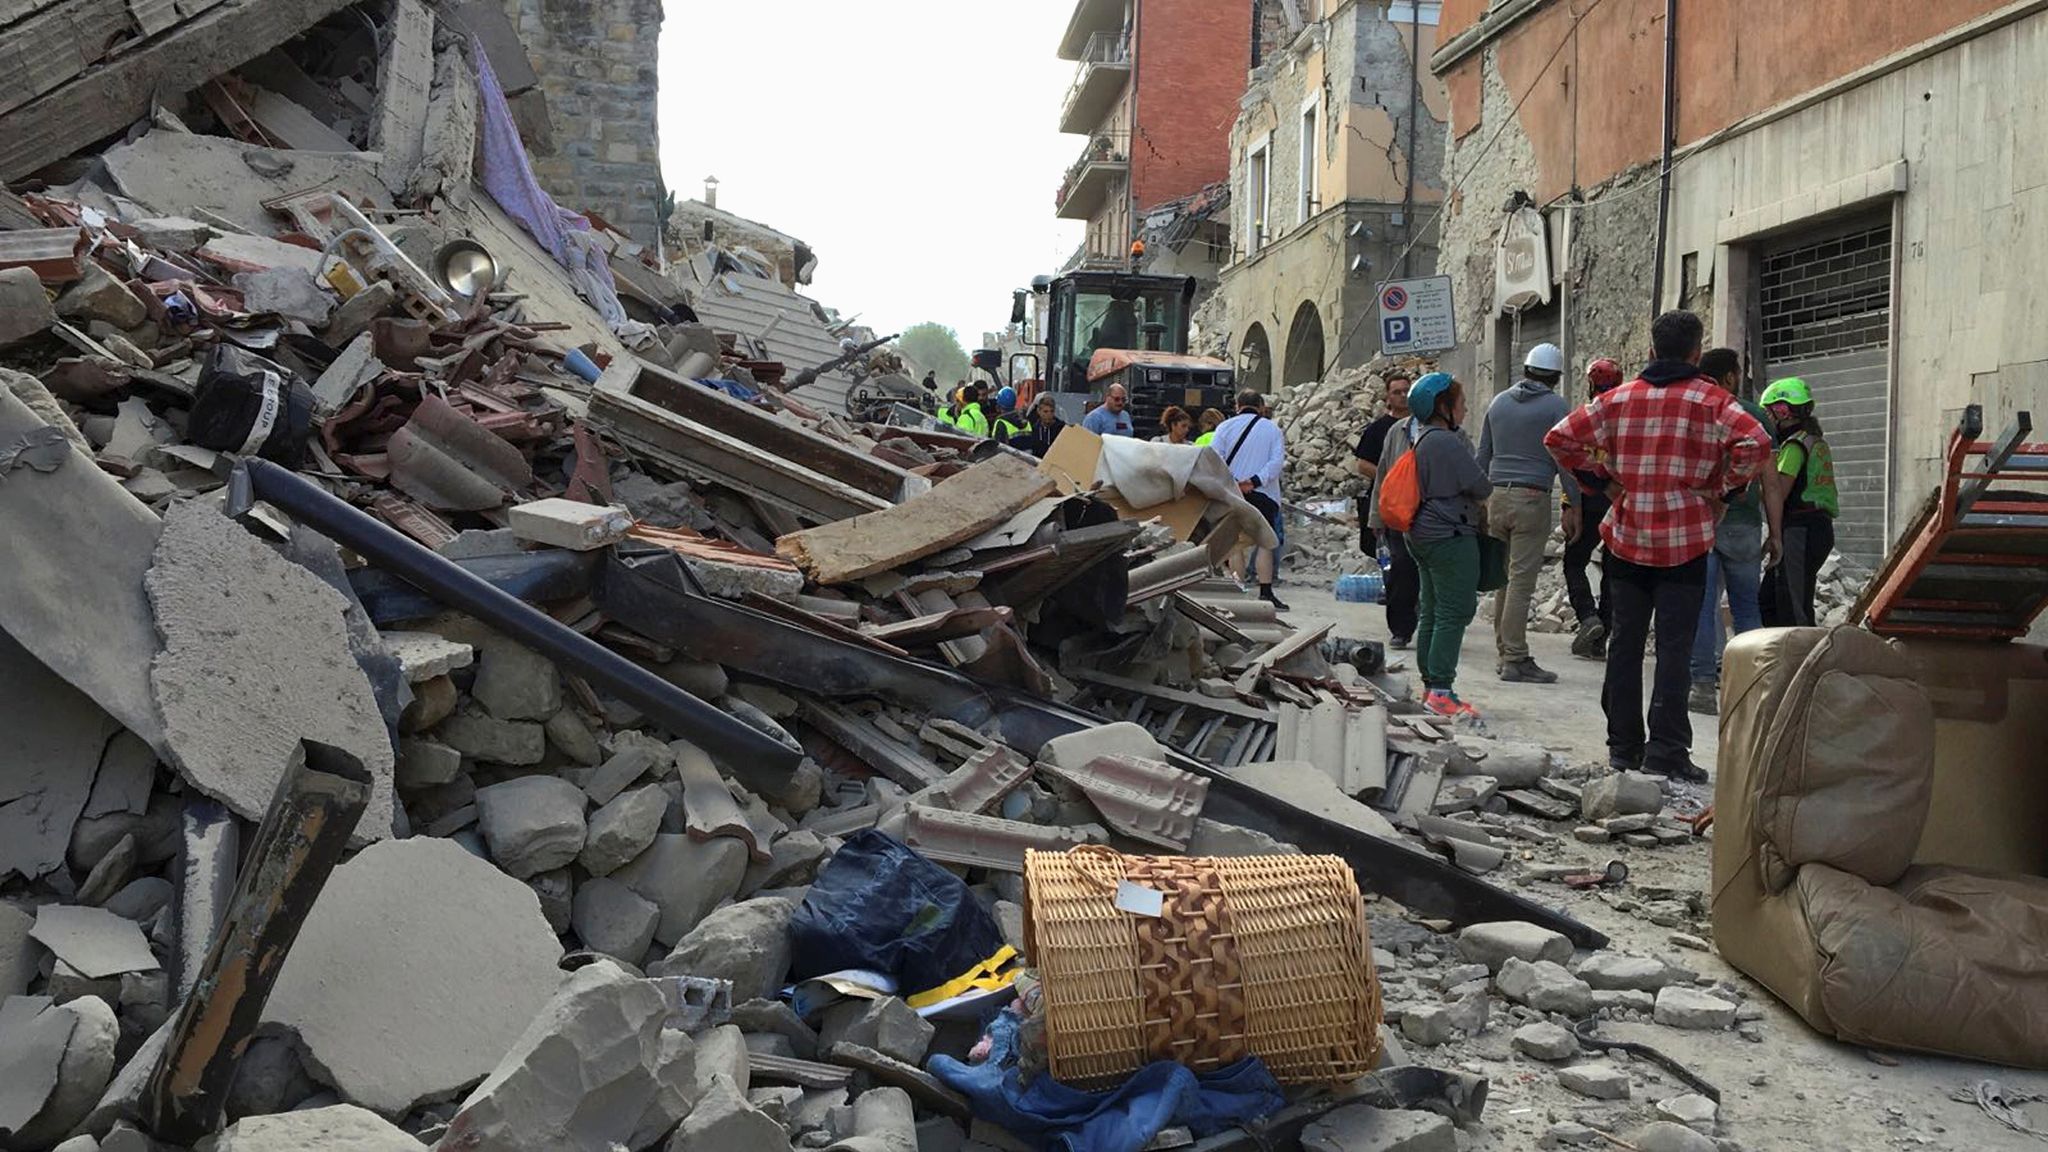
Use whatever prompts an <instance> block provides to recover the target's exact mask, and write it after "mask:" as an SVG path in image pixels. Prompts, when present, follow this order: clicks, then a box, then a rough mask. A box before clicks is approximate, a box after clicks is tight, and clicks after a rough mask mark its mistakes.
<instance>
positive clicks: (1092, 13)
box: [1060, 0, 1130, 60]
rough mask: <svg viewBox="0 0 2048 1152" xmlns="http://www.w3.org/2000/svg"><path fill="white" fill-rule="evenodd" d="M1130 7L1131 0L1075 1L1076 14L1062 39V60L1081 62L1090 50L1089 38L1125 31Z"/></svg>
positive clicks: (1068, 20)
mask: <svg viewBox="0 0 2048 1152" xmlns="http://www.w3.org/2000/svg"><path fill="white" fill-rule="evenodd" d="M1129 7H1130V4H1129V0H1074V14H1073V15H1072V16H1070V17H1068V18H1067V31H1066V34H1065V35H1064V36H1061V37H1060V59H1062V60H1079V59H1080V58H1081V54H1082V53H1084V52H1086V51H1087V50H1088V38H1089V37H1090V36H1093V35H1094V34H1095V33H1097V32H1121V31H1123V27H1124V13H1125V11H1126V10H1127V9H1128V8H1129Z"/></svg>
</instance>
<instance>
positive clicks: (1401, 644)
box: [1387, 636, 1414, 650]
mask: <svg viewBox="0 0 2048 1152" xmlns="http://www.w3.org/2000/svg"><path fill="white" fill-rule="evenodd" d="M1412 643H1414V640H1413V638H1411V637H1408V636H1396V637H1394V638H1393V639H1392V640H1389V641H1388V642H1387V647H1389V648H1393V649H1396V650H1400V649H1405V648H1407V647H1408V646H1409V645H1410V644H1412Z"/></svg>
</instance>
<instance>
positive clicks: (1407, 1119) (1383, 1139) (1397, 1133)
mask: <svg viewBox="0 0 2048 1152" xmlns="http://www.w3.org/2000/svg"><path fill="white" fill-rule="evenodd" d="M1457 1132H1458V1130H1457V1128H1456V1127H1454V1126H1453V1125H1452V1124H1451V1122H1450V1121H1449V1120H1448V1119H1446V1118H1444V1117H1442V1116H1438V1115H1436V1114H1435V1113H1431V1112H1412V1111H1408V1110H1405V1109H1393V1108H1374V1107H1371V1106H1370V1105H1365V1104H1353V1105H1351V1106H1349V1107H1346V1108H1339V1109H1337V1110H1336V1111H1335V1112H1332V1113H1330V1114H1329V1115H1328V1116H1325V1117H1323V1118H1322V1119H1320V1120H1317V1121H1316V1122H1315V1123H1313V1124H1310V1125H1309V1126H1308V1127H1307V1128H1306V1129H1304V1130H1303V1131H1302V1134H1301V1147H1302V1149H1303V1152H1458V1137H1457Z"/></svg>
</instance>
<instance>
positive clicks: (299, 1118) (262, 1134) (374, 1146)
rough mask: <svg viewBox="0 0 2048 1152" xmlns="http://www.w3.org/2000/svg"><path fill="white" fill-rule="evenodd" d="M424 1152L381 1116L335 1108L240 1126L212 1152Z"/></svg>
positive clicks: (343, 1106)
mask: <svg viewBox="0 0 2048 1152" xmlns="http://www.w3.org/2000/svg"><path fill="white" fill-rule="evenodd" d="M422 1147H423V1146H422V1145H421V1144H420V1142H419V1141H418V1140H417V1139H414V1138H413V1136H412V1135H411V1134H410V1133H408V1132H406V1131H405V1129H403V1128H400V1127H398V1126H397V1125H395V1124H393V1123H391V1122H390V1121H388V1120H386V1119H384V1118H383V1117H382V1116H379V1115H377V1114H376V1113H374V1112H368V1111H365V1110H363V1109H361V1108H358V1107H356V1106H354V1105H352V1104H336V1105H333V1106H332V1107H328V1108H310V1109H307V1110H305V1111H303V1112H286V1113H282V1114H280V1115H275V1116H250V1117H246V1118H244V1119H241V1120H237V1121H235V1123H233V1124H231V1125H229V1127H228V1130H227V1131H225V1132H223V1133H221V1134H220V1139H219V1140H218V1141H217V1142H215V1144H214V1146H213V1152H310V1150H311V1149H315V1148H318V1149H322V1150H323V1152H420V1150H421V1148H422Z"/></svg>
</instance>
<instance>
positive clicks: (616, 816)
mask: <svg viewBox="0 0 2048 1152" xmlns="http://www.w3.org/2000/svg"><path fill="white" fill-rule="evenodd" d="M570 787H571V788H572V789H573V788H574V787H575V786H574V785H570ZM576 795H577V797H578V799H581V798H582V797H583V792H582V791H581V790H580V789H579V790H577V792H576ZM667 812H668V795H667V794H666V793H664V792H663V791H662V790H661V789H660V788H658V787H654V786H652V785H650V786H647V787H643V788H635V789H633V790H632V791H631V792H626V793H622V794H620V796H619V797H618V798H617V799H615V800H613V801H612V802H611V803H609V804H606V805H605V806H604V807H602V808H599V809H598V810H597V811H596V812H594V813H592V814H591V816H590V831H589V835H588V836H587V837H586V838H585V840H584V842H583V850H582V852H581V853H580V854H579V855H578V856H577V860H578V862H579V863H581V864H582V865H583V870H584V871H586V872H588V873H590V874H591V875H592V876H608V875H610V874H611V873H613V872H615V871H617V870H618V869H620V868H622V867H624V866H625V865H626V862H627V861H629V860H631V859H633V858H634V857H635V856H638V855H640V853H642V852H645V851H646V850H647V846H648V845H649V844H652V843H654V838H655V836H656V835H658V834H659V833H660V832H661V818H662V816H663V815H665V814H666V813H667Z"/></svg>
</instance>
